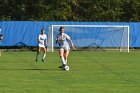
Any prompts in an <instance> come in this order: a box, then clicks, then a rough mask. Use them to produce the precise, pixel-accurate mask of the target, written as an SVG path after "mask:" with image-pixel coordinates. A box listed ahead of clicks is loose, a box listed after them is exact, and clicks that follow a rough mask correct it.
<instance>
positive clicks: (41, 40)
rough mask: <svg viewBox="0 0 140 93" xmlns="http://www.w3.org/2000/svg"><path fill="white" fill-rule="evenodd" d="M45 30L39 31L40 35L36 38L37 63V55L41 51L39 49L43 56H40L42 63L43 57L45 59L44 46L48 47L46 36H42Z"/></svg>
mask: <svg viewBox="0 0 140 93" xmlns="http://www.w3.org/2000/svg"><path fill="white" fill-rule="evenodd" d="M44 32H45V30H44V29H42V30H41V34H40V35H39V37H38V45H37V54H36V61H38V55H39V53H40V51H41V49H42V50H43V52H44V54H43V56H42V61H44V59H45V57H46V46H47V45H48V42H47V36H46V34H44ZM45 41H46V46H45Z"/></svg>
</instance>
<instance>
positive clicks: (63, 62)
mask: <svg viewBox="0 0 140 93" xmlns="http://www.w3.org/2000/svg"><path fill="white" fill-rule="evenodd" d="M61 61H62V64H63V65H66V61H65V58H64V57H61Z"/></svg>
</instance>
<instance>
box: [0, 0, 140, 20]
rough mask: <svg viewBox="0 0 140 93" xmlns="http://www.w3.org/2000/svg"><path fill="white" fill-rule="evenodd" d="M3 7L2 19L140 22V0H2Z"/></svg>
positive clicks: (0, 14) (0, 0) (0, 1)
mask: <svg viewBox="0 0 140 93" xmlns="http://www.w3.org/2000/svg"><path fill="white" fill-rule="evenodd" d="M0 10H1V11H0V20H19V21H20V20H22V21H25V20H31V21H79V22H80V21H84V22H139V21H140V0H0Z"/></svg>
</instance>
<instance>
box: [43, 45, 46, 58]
mask: <svg viewBox="0 0 140 93" xmlns="http://www.w3.org/2000/svg"><path fill="white" fill-rule="evenodd" d="M42 50H43V52H44V54H43V56H42V61H44V59H45V57H46V48H45V47H42Z"/></svg>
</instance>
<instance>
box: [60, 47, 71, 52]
mask: <svg viewBox="0 0 140 93" xmlns="http://www.w3.org/2000/svg"><path fill="white" fill-rule="evenodd" d="M65 50H68V51H69V50H70V47H60V48H59V51H65Z"/></svg>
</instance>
